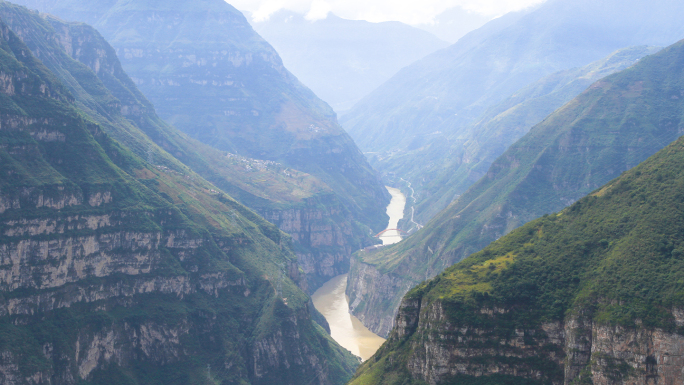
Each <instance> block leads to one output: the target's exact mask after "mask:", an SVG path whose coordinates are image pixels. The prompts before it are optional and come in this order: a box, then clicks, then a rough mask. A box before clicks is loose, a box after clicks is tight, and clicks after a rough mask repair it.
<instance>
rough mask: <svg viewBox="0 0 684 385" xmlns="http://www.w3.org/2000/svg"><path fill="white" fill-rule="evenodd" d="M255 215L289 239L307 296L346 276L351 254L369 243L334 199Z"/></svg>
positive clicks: (318, 199)
mask: <svg viewBox="0 0 684 385" xmlns="http://www.w3.org/2000/svg"><path fill="white" fill-rule="evenodd" d="M258 212H259V213H260V214H261V215H262V216H263V217H264V218H265V219H266V220H268V221H269V222H271V223H273V224H275V225H276V226H278V228H280V229H281V230H282V231H284V232H286V233H288V234H289V235H290V236H291V237H292V241H293V244H294V248H295V252H296V254H297V258H298V262H299V267H300V268H301V269H302V271H303V272H304V273H305V274H306V277H307V282H308V289H309V290H310V291H311V292H313V291H315V290H316V289H317V288H318V287H320V286H321V285H322V284H323V283H325V282H326V281H328V280H330V279H331V278H333V277H336V276H338V275H340V274H345V273H347V272H348V271H349V263H350V257H351V254H352V253H353V252H354V251H356V250H358V249H359V248H361V247H363V246H367V245H368V244H369V242H371V241H370V238H369V237H368V236H367V234H364V233H363V229H362V227H360V226H355V225H354V219H353V218H352V216H351V215H350V213H349V211H348V210H346V209H345V208H344V206H342V205H341V204H340V203H339V201H337V200H336V199H335V197H334V196H317V197H312V198H309V199H306V200H305V203H304V204H301V205H297V206H294V207H291V208H286V209H282V210H276V209H261V210H258Z"/></svg>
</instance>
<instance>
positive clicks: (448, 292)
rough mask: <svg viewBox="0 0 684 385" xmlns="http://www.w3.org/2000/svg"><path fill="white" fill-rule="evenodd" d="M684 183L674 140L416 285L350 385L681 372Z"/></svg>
mask: <svg viewBox="0 0 684 385" xmlns="http://www.w3.org/2000/svg"><path fill="white" fill-rule="evenodd" d="M678 49H679V50H680V51H681V47H679V48H678ZM671 51H672V50H670V54H673V52H671ZM679 68H681V67H679ZM673 69H674V68H673V67H669V66H668V67H661V68H660V70H662V71H663V72H667V71H670V70H673ZM660 70H659V71H660ZM672 85H673V86H674V84H672ZM680 85H681V84H680ZM678 90H681V88H678ZM662 91H665V90H662ZM669 96H672V94H669ZM683 191H684V140H682V139H679V140H677V141H676V142H674V143H673V144H671V145H669V146H668V147H666V148H665V149H663V150H662V151H660V152H658V153H657V154H656V155H653V156H652V157H650V158H649V159H648V160H646V161H645V162H643V163H642V164H640V165H639V166H638V167H635V168H634V169H632V170H629V171H628V172H626V173H624V174H623V175H621V176H620V177H619V178H617V179H615V180H613V181H611V182H610V183H608V184H607V185H605V186H604V187H602V188H600V189H598V190H595V191H594V192H593V193H592V194H590V195H589V196H587V197H585V198H582V199H581V200H580V201H578V202H577V203H575V204H573V205H572V206H570V207H568V208H566V209H565V210H563V211H561V212H560V213H558V214H550V215H545V216H544V217H542V218H539V219H537V220H535V221H532V222H531V223H528V224H526V225H525V226H523V227H521V228H519V229H517V230H514V231H513V232H512V233H511V234H509V235H507V236H505V237H503V238H501V239H499V240H497V241H496V242H494V243H492V244H491V245H489V246H488V247H486V248H485V249H484V250H483V251H481V252H479V253H476V254H474V255H472V256H470V257H469V258H467V259H465V260H464V261H462V262H460V263H458V264H456V265H454V266H452V267H450V268H448V269H447V270H445V271H444V272H442V273H441V274H439V275H438V276H437V277H435V278H434V279H432V280H430V281H427V282H424V283H422V284H420V285H419V286H418V287H416V288H415V289H413V290H411V291H410V292H409V293H408V294H407V295H406V296H405V297H404V300H403V303H402V306H401V308H400V310H399V315H398V318H397V326H396V327H395V329H394V330H393V331H392V334H391V337H390V339H389V340H388V342H387V343H385V345H383V347H382V348H381V349H380V350H379V352H378V353H376V355H375V356H374V358H372V359H370V360H368V361H366V362H365V363H364V364H363V366H362V367H361V368H360V369H359V371H358V372H357V375H356V378H355V379H354V380H353V381H352V382H351V384H424V383H425V382H429V383H431V384H482V385H485V384H530V385H531V384H563V383H565V384H570V383H572V384H580V383H581V384H584V383H593V384H628V383H629V384H631V383H647V382H651V381H656V382H658V383H678V382H681V381H682V372H681V361H679V356H678V354H679V353H680V352H679V350H681V342H682V341H684V329H683V326H684V318H683V317H682V308H683V307H684V221H683V219H684V196H683V195H682V192H683ZM423 381H425V382H423ZM573 381H574V382H573Z"/></svg>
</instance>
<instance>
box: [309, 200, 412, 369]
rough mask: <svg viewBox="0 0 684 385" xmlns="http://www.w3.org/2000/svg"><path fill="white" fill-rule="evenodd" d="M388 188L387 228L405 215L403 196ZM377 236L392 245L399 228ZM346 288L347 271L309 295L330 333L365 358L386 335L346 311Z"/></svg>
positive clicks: (342, 344) (353, 352)
mask: <svg viewBox="0 0 684 385" xmlns="http://www.w3.org/2000/svg"><path fill="white" fill-rule="evenodd" d="M387 191H389V193H390V195H392V200H391V201H390V203H389V205H388V206H387V215H389V217H390V219H389V223H388V224H387V229H396V228H397V224H398V223H399V220H400V219H401V218H403V217H404V206H405V205H406V197H405V196H404V194H402V193H401V191H399V189H396V188H393V187H387ZM380 239H381V240H382V244H383V245H391V244H393V243H397V242H399V241H401V236H400V234H399V232H398V231H396V230H391V231H388V232H386V233H384V234H382V236H381V237H380ZM346 289H347V274H343V275H338V276H337V277H335V278H333V279H331V280H330V281H328V282H326V283H325V284H323V286H321V287H320V288H319V289H318V290H316V292H315V293H314V294H313V295H312V296H311V299H312V300H313V303H314V306H315V307H316V310H318V311H319V312H320V313H321V314H323V316H324V317H325V319H326V320H327V321H328V324H329V325H330V335H331V337H332V338H333V339H334V340H335V341H337V343H338V344H340V345H341V346H342V347H344V348H345V349H347V350H349V351H350V352H352V354H354V355H357V356H359V357H361V359H362V360H364V361H365V360H367V359H369V358H370V357H371V356H372V355H373V354H375V352H376V351H377V350H378V348H380V345H382V344H383V342H385V339H384V338H382V337H380V336H378V335H376V334H374V333H373V332H371V331H370V330H368V328H366V327H365V326H363V324H362V323H361V321H359V320H358V318H356V317H354V316H353V315H351V314H350V313H349V301H348V299H347V295H346V294H345V290H346Z"/></svg>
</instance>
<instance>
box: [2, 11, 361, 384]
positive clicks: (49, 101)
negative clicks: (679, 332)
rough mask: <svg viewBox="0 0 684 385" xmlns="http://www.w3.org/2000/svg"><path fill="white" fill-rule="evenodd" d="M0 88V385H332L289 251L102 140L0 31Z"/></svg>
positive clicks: (233, 205) (348, 360)
mask: <svg viewBox="0 0 684 385" xmlns="http://www.w3.org/2000/svg"><path fill="white" fill-rule="evenodd" d="M25 28H26V29H25V30H24V31H22V32H23V33H26V32H27V29H30V28H31V27H29V26H25ZM0 72H2V74H3V76H2V85H1V87H0V98H1V99H2V103H0V124H1V125H2V127H3V130H1V131H0V142H1V143H2V145H1V146H0V169H1V170H2V173H3V177H2V178H0V203H1V204H0V234H2V236H1V237H0V260H1V261H2V262H1V263H0V292H1V294H2V295H1V299H0V351H1V353H0V355H1V356H2V361H1V362H0V366H1V367H2V371H1V374H0V382H2V383H7V384H24V383H36V382H40V381H43V380H41V379H52V380H51V381H53V383H57V384H76V383H79V384H81V383H83V384H101V383H138V382H145V383H149V384H173V383H175V384H187V383H199V382H206V381H219V382H223V381H228V382H245V381H247V382H249V383H252V384H258V383H260V384H269V383H273V381H279V382H287V383H291V384H300V383H302V382H306V381H312V380H316V379H318V380H319V381H320V383H343V382H345V381H346V378H347V377H348V375H349V374H350V372H351V371H352V370H353V368H354V366H355V360H354V358H353V357H351V356H350V355H349V354H348V353H347V352H345V351H343V350H341V349H340V348H339V347H338V346H337V344H335V343H334V342H333V341H332V340H331V339H330V338H329V337H328V336H327V334H326V333H325V331H324V330H323V329H322V328H321V327H320V326H318V325H316V324H315V323H314V322H313V321H312V320H311V318H310V315H309V313H310V312H309V306H310V300H309V298H308V296H307V295H306V294H305V293H304V292H302V291H301V290H300V289H299V288H298V286H297V285H298V283H300V281H301V280H302V279H303V277H301V276H299V274H298V267H297V259H296V257H295V256H294V254H293V252H292V251H291V245H290V240H289V239H288V237H287V235H285V234H284V233H282V232H280V231H279V230H278V229H277V228H276V227H275V226H273V225H272V224H270V223H268V222H266V221H265V220H264V219H262V218H261V217H259V216H258V215H256V214H255V213H254V212H252V211H250V210H249V209H247V208H246V207H245V206H243V205H241V204H239V203H238V202H236V201H235V200H233V199H232V198H230V197H229V196H227V195H226V194H224V193H223V192H221V191H218V188H217V187H215V186H214V185H212V184H210V183H209V182H207V181H206V180H204V179H203V178H201V177H200V176H199V175H197V174H195V173H193V172H190V171H187V170H183V169H181V168H176V169H172V168H171V167H157V166H155V165H152V164H150V163H149V162H147V161H146V160H145V159H143V158H141V157H139V156H137V155H135V154H134V152H132V151H131V150H129V149H128V148H127V147H126V146H125V145H123V144H122V143H121V142H118V141H116V140H114V139H112V137H111V136H110V135H109V134H108V133H107V131H106V130H105V129H104V128H103V126H102V125H100V123H99V122H98V121H97V120H96V119H93V118H91V117H90V116H89V114H88V113H86V112H84V111H83V110H80V109H79V108H78V107H77V104H76V102H75V98H74V95H73V94H72V93H71V92H70V90H69V88H68V87H66V86H64V85H63V84H62V83H61V82H60V81H59V80H58V78H57V77H56V76H55V75H54V74H53V73H51V72H50V70H49V69H48V68H47V67H46V66H45V65H43V64H42V63H41V62H40V61H39V60H38V59H36V58H35V57H34V56H33V55H32V54H31V51H30V50H29V48H28V47H27V46H26V45H24V43H23V42H22V41H21V40H20V39H19V38H18V37H17V35H15V34H14V33H13V32H12V31H11V30H10V29H9V28H8V27H7V25H6V24H4V23H2V22H0ZM167 159H172V158H171V157H167ZM178 167H181V166H178ZM283 298H285V299H283ZM273 345H277V346H281V347H282V348H280V349H278V348H275V349H274V348H272V346H273ZM293 357H294V358H293ZM288 360H294V361H296V362H289V361H288ZM208 365H210V366H211V367H213V368H214V369H215V370H214V371H213V372H208V371H207V366H208ZM226 366H230V367H231V368H232V370H230V371H226V370H221V369H220V368H224V367H226Z"/></svg>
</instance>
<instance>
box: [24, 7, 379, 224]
mask: <svg viewBox="0 0 684 385" xmlns="http://www.w3.org/2000/svg"><path fill="white" fill-rule="evenodd" d="M18 3H19V4H21V5H24V6H27V7H29V8H32V9H38V10H40V11H41V12H47V13H51V14H54V15H56V16H58V17H60V18H63V19H65V20H73V21H80V22H85V23H88V24H90V25H92V26H94V27H95V28H96V29H97V30H98V31H99V32H100V33H101V34H102V36H104V38H105V39H107V41H108V42H109V43H110V44H111V45H112V46H113V47H114V48H115V50H116V54H117V56H118V57H119V59H120V60H121V64H122V66H123V69H124V70H125V71H126V73H128V75H129V76H130V77H131V79H132V80H133V81H134V82H135V84H136V85H137V86H138V88H139V89H140V91H142V93H143V94H144V95H145V96H146V97H147V98H148V99H149V100H150V102H151V103H152V104H153V105H154V106H155V108H156V111H157V113H158V114H159V116H160V117H161V118H162V119H164V120H166V121H167V122H168V123H170V124H171V125H173V126H175V127H176V128H178V129H180V130H181V131H183V132H185V133H186V134H188V135H189V136H190V137H192V138H195V139H198V140H199V141H200V142H203V143H206V144H209V145H210V146H212V147H214V148H217V149H219V150H221V151H227V152H231V153H233V154H237V155H240V156H244V157H248V158H254V159H262V160H268V161H274V162H278V163H281V164H283V165H285V166H286V167H290V168H294V169H296V170H299V171H302V172H305V173H308V174H310V175H312V176H314V177H316V178H318V179H320V180H321V181H322V182H324V183H325V184H326V185H328V186H329V187H330V188H331V189H332V190H333V191H334V192H335V194H337V196H338V198H339V199H340V201H341V202H342V204H344V205H345V206H346V207H347V209H348V210H349V211H351V213H352V214H353V215H354V218H356V220H357V221H359V222H361V223H363V224H364V225H367V226H369V227H371V228H372V229H373V230H378V231H379V230H380V229H382V228H384V227H385V225H386V223H387V216H386V214H385V206H386V205H387V203H388V202H389V194H388V193H387V191H386V190H385V188H384V187H383V185H382V184H381V183H380V181H379V179H378V177H377V176H376V173H375V171H374V170H373V169H372V168H371V167H370V165H369V164H368V163H367V161H366V160H365V159H364V157H363V155H362V154H361V152H360V151H359V150H358V148H357V147H356V145H355V144H354V142H353V141H352V139H351V138H350V137H349V136H348V135H347V133H346V132H345V131H344V130H343V129H342V128H341V127H340V126H339V124H338V123H337V119H336V115H335V113H334V112H333V110H332V109H331V108H330V107H329V106H328V105H327V104H326V103H325V102H323V101H322V100H320V99H319V98H318V97H316V95H314V94H313V92H311V91H310V90H309V89H308V88H306V87H305V86H303V85H302V84H301V83H300V82H299V81H298V80H297V79H296V78H295V77H294V76H293V75H292V74H291V73H290V72H289V71H288V70H287V69H286V68H285V67H283V64H282V61H281V59H280V57H279V56H278V54H277V52H276V51H275V50H274V49H273V48H272V47H271V46H270V45H269V44H268V43H267V42H266V41H265V40H263V39H262V38H261V37H260V36H259V35H258V34H257V33H256V32H254V30H253V29H252V27H251V26H250V25H249V23H248V22H247V20H246V19H245V17H244V16H243V15H242V13H240V12H239V11H237V10H236V9H235V8H233V7H232V6H230V5H229V4H227V3H226V2H225V1H222V0H201V1H191V0H173V1H165V2H162V1H158V0H143V1H139V0H135V1H134V0H117V1H110V0H97V1H85V0H67V1H59V2H45V1H41V0H21V1H18Z"/></svg>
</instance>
